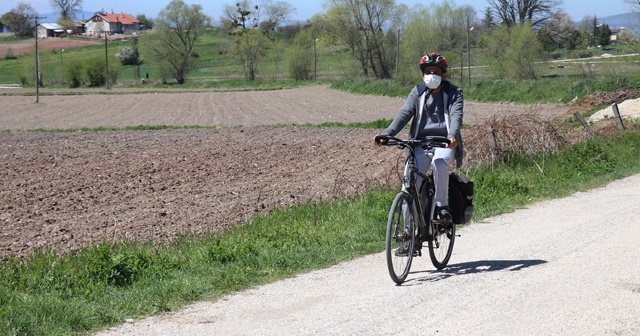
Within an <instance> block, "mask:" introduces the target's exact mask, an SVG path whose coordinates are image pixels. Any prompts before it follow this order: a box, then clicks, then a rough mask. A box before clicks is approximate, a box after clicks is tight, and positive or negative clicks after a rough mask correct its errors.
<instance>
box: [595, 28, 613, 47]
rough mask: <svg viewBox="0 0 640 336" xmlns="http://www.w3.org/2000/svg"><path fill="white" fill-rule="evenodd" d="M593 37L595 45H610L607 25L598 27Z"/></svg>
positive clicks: (609, 30) (609, 32)
mask: <svg viewBox="0 0 640 336" xmlns="http://www.w3.org/2000/svg"><path fill="white" fill-rule="evenodd" d="M595 35H596V44H597V45H601V46H606V45H609V44H611V29H610V28H609V25H608V24H603V25H600V26H598V28H597V29H596V34H595Z"/></svg>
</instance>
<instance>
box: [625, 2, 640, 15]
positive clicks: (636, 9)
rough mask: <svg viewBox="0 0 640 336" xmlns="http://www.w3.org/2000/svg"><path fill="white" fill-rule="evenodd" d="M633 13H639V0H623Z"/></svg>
mask: <svg viewBox="0 0 640 336" xmlns="http://www.w3.org/2000/svg"><path fill="white" fill-rule="evenodd" d="M624 2H626V3H627V4H628V5H629V8H630V9H631V11H632V12H634V13H640V0H624Z"/></svg>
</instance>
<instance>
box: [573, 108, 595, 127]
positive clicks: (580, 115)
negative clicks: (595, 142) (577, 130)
mask: <svg viewBox="0 0 640 336" xmlns="http://www.w3.org/2000/svg"><path fill="white" fill-rule="evenodd" d="M573 115H574V116H575V117H576V119H578V121H579V122H580V123H581V124H582V127H584V129H586V130H587V132H591V126H589V123H588V122H587V121H586V120H584V118H583V117H582V114H580V112H576V113H574V114H573Z"/></svg>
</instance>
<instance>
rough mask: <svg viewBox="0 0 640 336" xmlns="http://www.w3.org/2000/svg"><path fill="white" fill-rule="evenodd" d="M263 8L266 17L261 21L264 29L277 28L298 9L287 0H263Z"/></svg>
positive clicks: (261, 26)
mask: <svg viewBox="0 0 640 336" xmlns="http://www.w3.org/2000/svg"><path fill="white" fill-rule="evenodd" d="M262 8H263V10H264V15H265V17H266V18H265V20H263V21H262V22H260V28H261V29H262V30H264V31H270V30H275V29H276V27H277V26H278V23H280V22H282V21H284V20H287V19H288V18H289V15H291V14H292V13H295V11H296V9H295V8H294V7H293V6H292V5H291V4H289V3H288V2H285V1H276V2H273V1H271V0H266V1H263V4H262Z"/></svg>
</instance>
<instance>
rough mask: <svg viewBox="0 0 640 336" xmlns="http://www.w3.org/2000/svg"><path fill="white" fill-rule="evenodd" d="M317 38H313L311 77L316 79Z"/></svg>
mask: <svg viewBox="0 0 640 336" xmlns="http://www.w3.org/2000/svg"><path fill="white" fill-rule="evenodd" d="M316 42H318V39H317V38H314V39H313V79H316V80H317V79H318V53H317V52H316Z"/></svg>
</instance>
